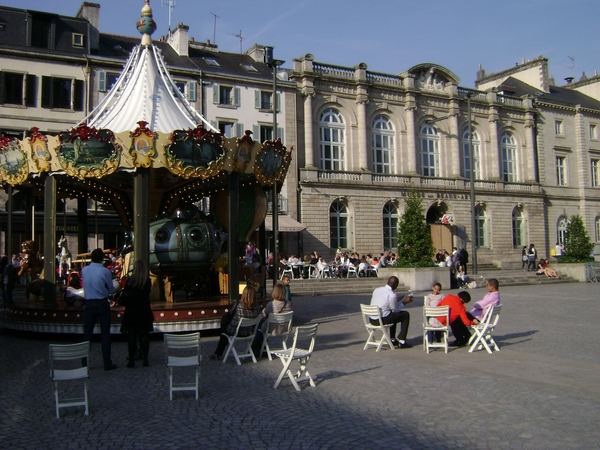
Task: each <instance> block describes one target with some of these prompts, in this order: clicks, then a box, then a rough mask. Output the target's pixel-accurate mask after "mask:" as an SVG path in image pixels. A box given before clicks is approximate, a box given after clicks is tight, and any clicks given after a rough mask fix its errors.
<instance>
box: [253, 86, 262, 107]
mask: <svg viewBox="0 0 600 450" xmlns="http://www.w3.org/2000/svg"><path fill="white" fill-rule="evenodd" d="M260 106H261V105H260V91H259V90H258V89H256V90H254V109H260Z"/></svg>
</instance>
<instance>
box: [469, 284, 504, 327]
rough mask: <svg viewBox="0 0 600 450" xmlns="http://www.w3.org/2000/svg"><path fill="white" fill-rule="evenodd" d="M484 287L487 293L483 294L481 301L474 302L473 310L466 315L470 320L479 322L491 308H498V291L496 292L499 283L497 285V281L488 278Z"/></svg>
mask: <svg viewBox="0 0 600 450" xmlns="http://www.w3.org/2000/svg"><path fill="white" fill-rule="evenodd" d="M485 287H486V288H487V290H488V293H487V294H485V296H484V297H483V299H482V300H479V301H478V302H475V304H474V305H473V309H472V310H471V311H469V314H467V316H469V318H470V319H473V318H475V319H477V320H481V319H483V316H485V313H486V312H487V310H488V309H490V307H491V306H498V305H499V304H500V291H499V290H498V289H499V287H500V283H498V280H497V279H495V278H490V279H489V280H487V282H486V283H485Z"/></svg>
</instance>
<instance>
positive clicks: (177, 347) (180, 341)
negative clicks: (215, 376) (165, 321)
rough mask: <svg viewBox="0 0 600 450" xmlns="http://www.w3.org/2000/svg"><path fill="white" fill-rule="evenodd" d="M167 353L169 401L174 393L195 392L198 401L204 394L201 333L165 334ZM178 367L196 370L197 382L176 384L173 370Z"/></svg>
mask: <svg viewBox="0 0 600 450" xmlns="http://www.w3.org/2000/svg"><path fill="white" fill-rule="evenodd" d="M164 344H165V352H166V354H167V372H168V377H169V400H173V391H194V392H195V394H196V400H198V393H199V392H202V387H201V386H202V383H201V378H200V361H202V354H201V353H200V333H188V334H170V333H165V334H164ZM177 367H193V368H195V381H194V382H193V383H192V382H175V380H174V375H173V369H174V368H177Z"/></svg>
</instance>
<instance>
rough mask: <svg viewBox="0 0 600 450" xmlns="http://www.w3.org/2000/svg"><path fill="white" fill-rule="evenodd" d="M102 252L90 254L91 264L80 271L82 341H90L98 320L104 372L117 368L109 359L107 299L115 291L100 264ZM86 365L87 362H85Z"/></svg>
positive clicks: (110, 277) (95, 251)
mask: <svg viewBox="0 0 600 450" xmlns="http://www.w3.org/2000/svg"><path fill="white" fill-rule="evenodd" d="M103 261H104V252H103V251H102V249H100V248H97V249H96V250H94V251H93V252H92V262H91V263H90V264H89V265H88V266H86V267H84V268H83V269H82V270H81V280H82V281H83V288H84V295H85V311H84V319H83V340H84V341H90V342H91V340H92V334H93V333H94V327H95V326H96V320H97V319H100V332H101V334H102V359H103V360H104V370H113V369H116V368H117V365H116V364H113V362H112V359H111V357H110V306H111V305H110V302H109V299H108V297H109V296H110V295H111V294H112V293H113V292H114V291H115V286H114V284H113V280H112V276H111V274H110V270H108V269H107V268H106V267H104V265H103V264H102V263H103ZM85 363H86V364H87V361H86V362H85Z"/></svg>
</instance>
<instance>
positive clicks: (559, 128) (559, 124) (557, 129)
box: [554, 120, 565, 136]
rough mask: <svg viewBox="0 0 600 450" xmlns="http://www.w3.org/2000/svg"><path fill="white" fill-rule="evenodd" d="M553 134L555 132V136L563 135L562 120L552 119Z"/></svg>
mask: <svg viewBox="0 0 600 450" xmlns="http://www.w3.org/2000/svg"><path fill="white" fill-rule="evenodd" d="M554 134H556V135H557V136H564V134H565V130H564V127H563V121H562V120H555V121H554Z"/></svg>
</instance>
